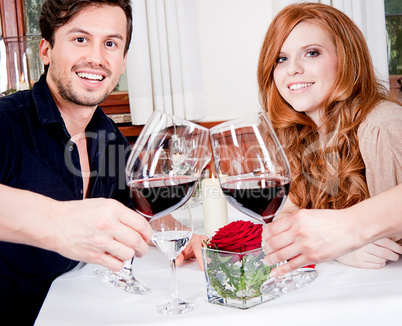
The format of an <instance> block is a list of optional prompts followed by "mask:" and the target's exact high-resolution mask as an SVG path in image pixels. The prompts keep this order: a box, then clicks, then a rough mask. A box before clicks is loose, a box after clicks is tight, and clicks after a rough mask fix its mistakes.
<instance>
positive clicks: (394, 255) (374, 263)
mask: <svg viewBox="0 0 402 326" xmlns="http://www.w3.org/2000/svg"><path fill="white" fill-rule="evenodd" d="M400 254H402V246H400V245H399V244H397V243H396V242H394V241H392V240H391V239H387V238H385V239H381V240H377V241H375V242H373V243H370V244H368V245H365V246H364V247H362V248H360V249H357V250H354V251H352V252H350V253H347V254H345V255H343V256H341V257H339V258H337V259H336V260H337V261H339V262H340V263H342V264H345V265H349V266H353V267H358V268H373V269H377V268H382V267H384V266H385V265H386V263H387V261H389V260H390V261H397V260H398V259H399V255H400Z"/></svg>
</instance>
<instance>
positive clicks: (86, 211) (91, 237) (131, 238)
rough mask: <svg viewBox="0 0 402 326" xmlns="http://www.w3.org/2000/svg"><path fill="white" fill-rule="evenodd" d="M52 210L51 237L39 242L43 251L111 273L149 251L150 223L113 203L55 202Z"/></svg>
mask: <svg viewBox="0 0 402 326" xmlns="http://www.w3.org/2000/svg"><path fill="white" fill-rule="evenodd" d="M55 208H56V209H55V210H54V211H53V217H51V219H50V220H49V222H50V228H52V229H49V231H50V232H47V233H46V234H50V237H45V238H43V239H41V241H42V242H43V247H47V248H48V249H50V250H54V251H56V252H58V253H60V254H61V255H63V256H66V257H68V258H71V259H75V260H80V261H84V262H88V263H95V264H100V265H103V266H104V267H106V268H109V269H111V270H114V271H118V270H120V269H121V268H123V265H124V261H126V260H129V259H131V258H132V257H134V256H137V257H142V256H143V255H145V253H146V252H147V250H148V244H147V242H148V241H149V240H150V238H151V236H152V229H151V227H150V225H149V223H148V222H147V221H146V220H145V218H143V217H142V216H140V215H139V214H137V213H135V212H134V211H133V210H131V209H129V208H127V207H126V206H124V205H123V204H121V203H119V202H118V201H116V200H113V199H103V198H96V199H84V200H79V201H66V202H57V204H56V205H55ZM45 227H46V226H45Z"/></svg>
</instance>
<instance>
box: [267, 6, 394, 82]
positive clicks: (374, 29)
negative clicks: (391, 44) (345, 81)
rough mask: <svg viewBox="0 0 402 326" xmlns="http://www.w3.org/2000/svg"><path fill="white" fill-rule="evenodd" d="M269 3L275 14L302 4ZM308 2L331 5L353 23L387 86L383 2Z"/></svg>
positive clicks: (379, 75) (380, 77)
mask: <svg viewBox="0 0 402 326" xmlns="http://www.w3.org/2000/svg"><path fill="white" fill-rule="evenodd" d="M271 1H272V6H273V10H274V13H275V14H276V13H277V12H278V11H279V10H280V9H282V8H283V7H285V6H287V5H289V4H291V3H295V2H303V1H296V0H271ZM304 2H306V1H304ZM309 2H317V3H324V4H327V5H331V6H333V7H335V8H337V9H339V10H340V11H342V12H344V13H345V14H346V15H348V16H349V17H350V18H351V19H352V20H353V21H354V22H355V24H356V25H357V26H358V27H359V28H360V30H361V31H362V32H363V35H364V37H365V39H366V42H367V45H368V47H369V50H370V55H371V58H372V61H373V65H374V68H375V70H376V74H377V77H378V78H379V79H380V80H381V81H382V82H383V83H384V85H387V86H388V84H389V74H388V59H387V32H386V27H385V9H384V0H353V1H351V0H312V1H309ZM351 60H353V58H351Z"/></svg>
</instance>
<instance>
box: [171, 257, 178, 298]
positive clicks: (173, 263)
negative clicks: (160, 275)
mask: <svg viewBox="0 0 402 326" xmlns="http://www.w3.org/2000/svg"><path fill="white" fill-rule="evenodd" d="M170 268H171V271H172V302H178V301H179V291H178V289H177V280H176V258H174V259H171V260H170Z"/></svg>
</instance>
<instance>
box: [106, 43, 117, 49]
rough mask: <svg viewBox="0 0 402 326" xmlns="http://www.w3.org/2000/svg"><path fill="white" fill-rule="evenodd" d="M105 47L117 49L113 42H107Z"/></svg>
mask: <svg viewBox="0 0 402 326" xmlns="http://www.w3.org/2000/svg"><path fill="white" fill-rule="evenodd" d="M105 45H106V46H107V47H108V48H112V47H115V46H116V43H115V42H113V41H107V42H105Z"/></svg>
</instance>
